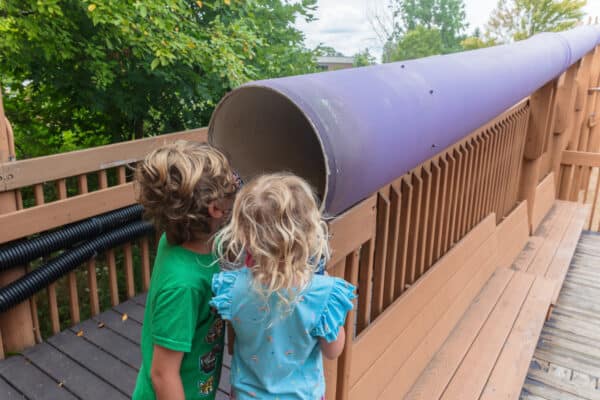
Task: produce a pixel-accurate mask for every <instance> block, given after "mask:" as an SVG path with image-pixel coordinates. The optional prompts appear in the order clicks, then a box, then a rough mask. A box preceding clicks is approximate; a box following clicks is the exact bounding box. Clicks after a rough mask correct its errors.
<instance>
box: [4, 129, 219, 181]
mask: <svg viewBox="0 0 600 400" xmlns="http://www.w3.org/2000/svg"><path fill="white" fill-rule="evenodd" d="M206 138H207V129H206V128H200V129H193V130H189V131H183V132H176V133H171V134H168V135H160V136H154V137H150V138H145V139H140V140H134V141H129V142H123V143H116V144H111V145H106V146H100V147H95V148H91V149H86V150H80V151H73V152H69V153H63V154H56V155H52V156H47V157H39V158H32V159H27V160H21V161H14V162H7V163H3V164H0V192H3V191H8V190H14V189H18V188H22V187H26V186H31V185H35V184H37V183H43V182H49V181H54V180H57V179H62V178H69V177H71V176H77V175H82V174H87V173H90V172H95V171H100V170H104V169H108V168H113V167H118V166H121V165H127V164H131V163H134V162H136V161H139V160H140V159H142V158H143V157H144V156H146V154H148V153H149V152H150V151H151V150H153V149H155V148H157V147H158V146H160V145H161V144H164V143H168V142H172V141H175V140H179V139H181V140H195V141H201V142H205V141H206Z"/></svg>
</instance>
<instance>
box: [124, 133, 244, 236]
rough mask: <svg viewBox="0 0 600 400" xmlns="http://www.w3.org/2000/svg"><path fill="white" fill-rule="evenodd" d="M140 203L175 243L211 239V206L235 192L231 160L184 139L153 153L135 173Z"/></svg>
mask: <svg viewBox="0 0 600 400" xmlns="http://www.w3.org/2000/svg"><path fill="white" fill-rule="evenodd" d="M135 180H136V187H137V188H136V189H137V190H136V192H137V193H136V195H137V200H138V201H139V202H140V204H142V205H143V206H144V213H145V215H146V217H148V218H149V219H150V220H152V221H153V223H154V225H155V226H156V228H157V230H159V231H164V232H165V233H166V235H167V240H168V242H169V243H170V244H182V243H184V242H186V241H189V240H197V239H201V238H204V237H209V236H210V235H211V234H212V233H213V232H211V225H210V221H211V217H210V215H209V214H208V206H209V204H210V203H211V202H213V201H217V200H219V199H224V198H227V197H230V196H233V195H234V194H235V189H236V183H235V178H234V175H233V172H232V170H231V167H230V165H229V162H228V161H227V158H226V157H225V156H224V155H223V154H222V153H221V152H220V151H219V150H217V149H215V148H214V147H211V146H210V145H207V144H202V143H196V142H188V141H183V140H179V141H177V142H174V143H172V144H167V145H165V146H162V147H160V148H158V149H156V150H154V151H152V152H151V153H150V154H148V156H146V158H145V159H144V161H142V162H140V163H139V164H138V166H137V168H136V172H135Z"/></svg>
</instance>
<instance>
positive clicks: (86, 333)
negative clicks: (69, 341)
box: [70, 320, 142, 371]
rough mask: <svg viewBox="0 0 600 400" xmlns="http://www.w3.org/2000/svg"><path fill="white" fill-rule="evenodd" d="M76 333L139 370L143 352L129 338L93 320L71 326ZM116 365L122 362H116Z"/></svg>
mask: <svg viewBox="0 0 600 400" xmlns="http://www.w3.org/2000/svg"><path fill="white" fill-rule="evenodd" d="M70 330H71V332H72V333H74V334H76V335H77V334H79V335H81V337H82V338H83V339H85V340H86V341H88V342H90V343H92V344H94V345H95V346H97V347H99V348H100V349H102V351H104V352H106V353H108V354H110V355H112V356H113V357H114V358H116V359H118V360H119V361H121V362H123V363H125V364H127V365H128V366H129V367H131V368H133V369H134V370H136V371H139V369H140V366H141V365H142V353H141V350H140V346H138V345H137V344H135V343H133V342H132V341H130V340H129V339H127V338H124V337H123V336H121V335H119V334H117V333H115V332H113V331H112V330H111V329H109V328H107V327H104V326H102V325H100V326H98V324H97V323H96V322H94V321H92V320H87V321H84V322H82V323H81V324H79V325H75V326H73V327H72V328H70ZM114 364H115V365H116V366H118V365H120V363H118V362H115V363H114Z"/></svg>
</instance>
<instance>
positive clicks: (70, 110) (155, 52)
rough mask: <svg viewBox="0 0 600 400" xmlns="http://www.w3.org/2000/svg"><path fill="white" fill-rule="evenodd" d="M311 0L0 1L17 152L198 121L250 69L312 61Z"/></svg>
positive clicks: (306, 68) (297, 68) (255, 72)
mask: <svg viewBox="0 0 600 400" xmlns="http://www.w3.org/2000/svg"><path fill="white" fill-rule="evenodd" d="M315 3H316V1H315V0H303V1H301V2H295V3H293V4H290V3H288V2H286V1H282V0H255V1H252V2H245V1H235V0H234V1H232V0H213V1H209V0H207V1H200V0H197V1H196V0H163V1H160V2H156V1H154V0H127V1H112V0H53V1H45V2H41V1H37V0H4V1H3V2H0V35H1V36H2V40H1V41H0V77H1V79H2V85H3V86H4V87H5V91H6V98H5V106H6V110H7V114H8V116H9V118H10V119H11V122H12V123H13V126H14V129H15V135H16V141H17V145H18V147H19V149H20V156H21V157H22V156H23V155H27V156H35V155H41V154H48V153H50V152H56V151H60V150H70V149H73V148H80V147H86V146H89V145H95V144H100V143H106V142H112V141H117V140H124V139H129V138H131V137H142V136H144V135H149V134H158V133H164V132H170V131H176V130H181V129H186V128H191V127H198V126H202V125H205V124H206V123H207V122H208V118H209V116H210V114H211V112H212V109H213V108H214V106H215V104H216V102H217V101H218V100H219V99H220V98H221V97H222V95H223V94H224V93H225V92H226V91H228V90H230V89H232V88H234V87H236V86H238V85H240V84H242V83H244V82H247V81H248V80H252V79H262V78H267V77H276V76H285V75H291V74H299V73H305V72H311V71H314V69H315V65H314V61H313V59H314V53H313V52H312V51H308V50H306V49H305V48H304V41H303V40H304V38H303V35H302V33H301V32H300V31H298V29H296V28H295V27H294V22H295V19H296V18H297V17H298V16H303V17H305V18H307V19H309V20H310V19H311V18H312V11H314V8H315Z"/></svg>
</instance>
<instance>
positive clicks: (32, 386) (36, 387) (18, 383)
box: [0, 355, 77, 400]
mask: <svg viewBox="0 0 600 400" xmlns="http://www.w3.org/2000/svg"><path fill="white" fill-rule="evenodd" d="M0 376H1V377H3V378H4V379H5V380H6V381H7V382H10V384H11V385H12V386H13V387H15V388H17V389H18V390H19V391H20V392H21V393H23V394H24V395H25V396H26V398H29V399H36V400H56V399H61V400H62V399H65V400H71V399H72V400H76V399H77V397H75V396H73V395H72V394H71V393H69V392H68V391H67V390H66V389H65V388H64V387H62V386H59V382H57V381H56V380H54V379H52V378H50V377H49V376H48V375H46V374H44V373H43V372H42V371H40V370H39V369H37V368H36V367H34V366H33V365H31V363H29V362H28V361H27V360H26V359H25V358H24V357H22V356H20V355H16V356H13V357H9V358H7V359H6V360H4V361H2V362H1V363H0Z"/></svg>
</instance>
